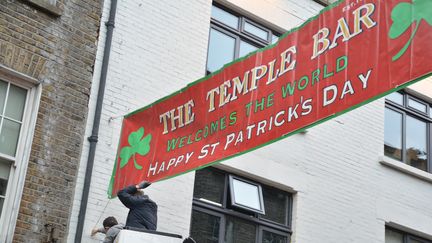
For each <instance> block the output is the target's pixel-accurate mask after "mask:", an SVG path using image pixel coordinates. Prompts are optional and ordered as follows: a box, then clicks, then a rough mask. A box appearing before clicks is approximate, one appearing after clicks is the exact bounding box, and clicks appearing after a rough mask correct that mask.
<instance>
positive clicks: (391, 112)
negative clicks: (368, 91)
mask: <svg viewBox="0 0 432 243" xmlns="http://www.w3.org/2000/svg"><path fill="white" fill-rule="evenodd" d="M431 117H432V114H431V105H430V104H428V103H427V102H425V101H422V100H420V99H418V98H416V97H413V96H411V95H409V94H407V93H402V92H401V93H399V92H394V93H392V94H390V95H388V96H387V97H386V108H385V130H384V154H385V155H386V156H388V157H391V158H393V159H396V160H399V161H401V162H403V163H406V164H408V165H411V166H413V167H416V168H418V169H420V170H424V171H427V172H432V171H431V156H430V153H431V151H432V149H431V145H432V140H431V137H432V136H431V128H432V119H431Z"/></svg>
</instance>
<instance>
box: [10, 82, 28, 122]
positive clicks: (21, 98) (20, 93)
mask: <svg viewBox="0 0 432 243" xmlns="http://www.w3.org/2000/svg"><path fill="white" fill-rule="evenodd" d="M26 95H27V90H25V89H23V88H20V87H17V86H15V85H11V86H10V88H9V95H8V101H7V104H6V112H5V115H6V116H7V117H10V118H12V119H15V120H18V121H21V120H22V116H23V113H24V104H25V100H26Z"/></svg>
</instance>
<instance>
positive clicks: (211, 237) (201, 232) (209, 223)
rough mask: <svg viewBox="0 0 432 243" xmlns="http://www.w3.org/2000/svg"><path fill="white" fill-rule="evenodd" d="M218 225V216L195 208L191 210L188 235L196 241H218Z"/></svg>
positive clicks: (204, 242)
mask: <svg viewBox="0 0 432 243" xmlns="http://www.w3.org/2000/svg"><path fill="white" fill-rule="evenodd" d="M219 227H220V218H219V217H216V216H213V215H210V214H206V213H202V212H199V211H195V210H193V211H192V224H191V230H190V235H191V237H192V238H193V239H194V240H195V241H196V242H200V243H201V242H203V243H218V241H219Z"/></svg>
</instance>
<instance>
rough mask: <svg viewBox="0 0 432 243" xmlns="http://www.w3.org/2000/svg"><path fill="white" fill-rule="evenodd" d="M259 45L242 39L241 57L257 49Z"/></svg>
mask: <svg viewBox="0 0 432 243" xmlns="http://www.w3.org/2000/svg"><path fill="white" fill-rule="evenodd" d="M256 49H258V47H256V46H254V45H251V44H249V43H247V42H244V41H240V53H239V55H240V57H243V56H246V55H247V54H249V53H251V52H253V51H255V50H256Z"/></svg>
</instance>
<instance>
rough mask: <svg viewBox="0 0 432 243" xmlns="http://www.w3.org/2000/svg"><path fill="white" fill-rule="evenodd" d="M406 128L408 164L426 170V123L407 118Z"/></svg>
mask: <svg viewBox="0 0 432 243" xmlns="http://www.w3.org/2000/svg"><path fill="white" fill-rule="evenodd" d="M406 126H407V128H406V136H407V138H406V149H407V151H406V153H407V154H406V156H407V164H409V165H412V166H414V167H416V168H419V169H421V170H426V169H427V166H426V164H427V150H426V144H427V140H426V137H427V136H426V123H425V122H422V121H420V120H417V119H415V118H413V117H410V116H407V120H406Z"/></svg>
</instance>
